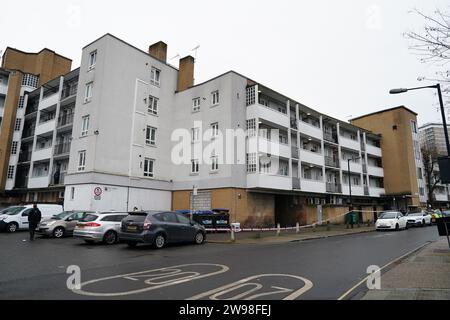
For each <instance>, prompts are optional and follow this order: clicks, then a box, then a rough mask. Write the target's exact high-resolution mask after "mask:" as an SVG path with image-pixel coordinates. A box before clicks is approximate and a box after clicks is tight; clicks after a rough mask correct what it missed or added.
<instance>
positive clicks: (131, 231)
mask: <svg viewBox="0 0 450 320" xmlns="http://www.w3.org/2000/svg"><path fill="white" fill-rule="evenodd" d="M119 239H120V241H123V242H125V243H127V244H128V245H129V246H130V247H134V246H136V245H137V244H138V243H148V244H152V245H153V246H154V247H155V248H157V249H160V248H162V247H164V246H165V245H166V244H167V243H181V242H193V243H196V244H202V243H204V241H205V239H206V230H205V228H204V227H203V226H202V225H200V224H198V223H196V222H194V221H191V220H189V218H187V217H186V216H184V215H182V214H179V213H175V212H169V211H137V212H129V215H128V216H127V217H126V218H124V219H123V220H122V225H121V227H120V232H119Z"/></svg>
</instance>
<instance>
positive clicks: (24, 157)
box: [19, 151, 32, 162]
mask: <svg viewBox="0 0 450 320" xmlns="http://www.w3.org/2000/svg"><path fill="white" fill-rule="evenodd" d="M31 153H32V152H31V151H21V152H20V153H19V162H30V161H31Z"/></svg>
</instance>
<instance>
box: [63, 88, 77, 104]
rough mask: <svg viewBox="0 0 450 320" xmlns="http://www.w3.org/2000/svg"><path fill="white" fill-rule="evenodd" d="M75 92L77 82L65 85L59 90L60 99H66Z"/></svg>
mask: <svg viewBox="0 0 450 320" xmlns="http://www.w3.org/2000/svg"><path fill="white" fill-rule="evenodd" d="M76 94H77V84H72V85H70V86H66V87H64V89H63V90H62V92H61V100H64V99H67V98H69V97H71V96H75V95H76Z"/></svg>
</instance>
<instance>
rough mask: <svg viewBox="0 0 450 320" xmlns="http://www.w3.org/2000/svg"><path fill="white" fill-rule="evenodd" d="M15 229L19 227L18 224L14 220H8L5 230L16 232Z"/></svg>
mask: <svg viewBox="0 0 450 320" xmlns="http://www.w3.org/2000/svg"><path fill="white" fill-rule="evenodd" d="M17 229H19V225H18V224H17V223H15V222H10V223H8V224H7V225H6V231H8V232H9V233H13V232H16V231H17Z"/></svg>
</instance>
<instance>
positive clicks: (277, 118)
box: [247, 104, 290, 128]
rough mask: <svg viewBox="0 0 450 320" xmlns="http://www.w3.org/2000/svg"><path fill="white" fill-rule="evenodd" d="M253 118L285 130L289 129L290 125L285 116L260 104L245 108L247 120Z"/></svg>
mask: <svg viewBox="0 0 450 320" xmlns="http://www.w3.org/2000/svg"><path fill="white" fill-rule="evenodd" d="M255 118H259V119H264V120H267V121H269V122H272V123H275V124H278V125H280V126H283V127H286V128H289V125H290V119H289V116H288V115H287V114H285V113H282V112H279V111H277V110H275V109H272V108H269V107H266V106H263V105H260V104H254V105H250V106H248V107H247V119H255Z"/></svg>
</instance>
